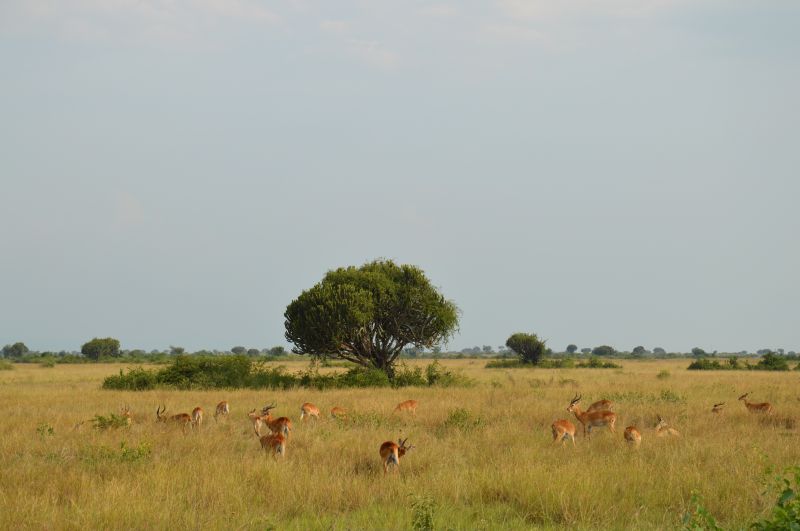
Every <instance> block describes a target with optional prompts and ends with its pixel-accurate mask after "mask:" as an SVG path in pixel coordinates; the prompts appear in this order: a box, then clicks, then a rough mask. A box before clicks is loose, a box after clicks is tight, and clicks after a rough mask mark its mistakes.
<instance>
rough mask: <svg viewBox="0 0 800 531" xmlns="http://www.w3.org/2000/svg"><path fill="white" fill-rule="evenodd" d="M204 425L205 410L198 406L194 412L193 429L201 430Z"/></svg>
mask: <svg viewBox="0 0 800 531" xmlns="http://www.w3.org/2000/svg"><path fill="white" fill-rule="evenodd" d="M202 423H203V408H201V407H200V406H197V407H196V408H194V409H193V410H192V427H194V428H197V429H200V425H201V424H202Z"/></svg>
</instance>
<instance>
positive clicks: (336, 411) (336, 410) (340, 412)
mask: <svg viewBox="0 0 800 531" xmlns="http://www.w3.org/2000/svg"><path fill="white" fill-rule="evenodd" d="M331 418H332V419H336V420H347V410H346V409H344V408H341V407H339V406H334V407H332V408H331Z"/></svg>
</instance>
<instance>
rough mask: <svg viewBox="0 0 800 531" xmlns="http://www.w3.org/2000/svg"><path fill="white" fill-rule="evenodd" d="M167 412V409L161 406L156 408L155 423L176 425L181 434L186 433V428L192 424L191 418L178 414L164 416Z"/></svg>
mask: <svg viewBox="0 0 800 531" xmlns="http://www.w3.org/2000/svg"><path fill="white" fill-rule="evenodd" d="M166 411H167V408H166V407H165V406H164V405H163V404H162V405H161V407H160V408H156V422H163V423H165V424H166V423H167V422H170V423H173V424H178V425H180V427H181V430H182V431H183V433H186V427H187V426H191V424H192V416H191V415H190V414H188V413H178V414H177V415H170V416H166V415H164V413H165V412H166Z"/></svg>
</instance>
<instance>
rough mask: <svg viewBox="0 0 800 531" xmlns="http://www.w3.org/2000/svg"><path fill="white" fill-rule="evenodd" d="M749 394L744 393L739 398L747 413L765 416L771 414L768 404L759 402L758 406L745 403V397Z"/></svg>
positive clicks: (770, 406)
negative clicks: (763, 414) (764, 414)
mask: <svg viewBox="0 0 800 531" xmlns="http://www.w3.org/2000/svg"><path fill="white" fill-rule="evenodd" d="M749 394H750V393H745V394H743V395H742V396H740V397H739V400H741V401H743V402H744V405H745V406H746V407H747V411H749V412H750V413H766V414H767V415H771V414H772V404H770V403H769V402H761V403H760V404H754V403H753V402H748V401H747V395H749Z"/></svg>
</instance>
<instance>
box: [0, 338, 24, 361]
mask: <svg viewBox="0 0 800 531" xmlns="http://www.w3.org/2000/svg"><path fill="white" fill-rule="evenodd" d="M28 352H30V349H29V348H28V347H27V346H26V345H25V343H23V342H21V341H17V342H16V343H14V344H13V345H6V346H4V347H3V356H4V357H6V358H21V357H22V356H24V355H25V354H27V353H28Z"/></svg>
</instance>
